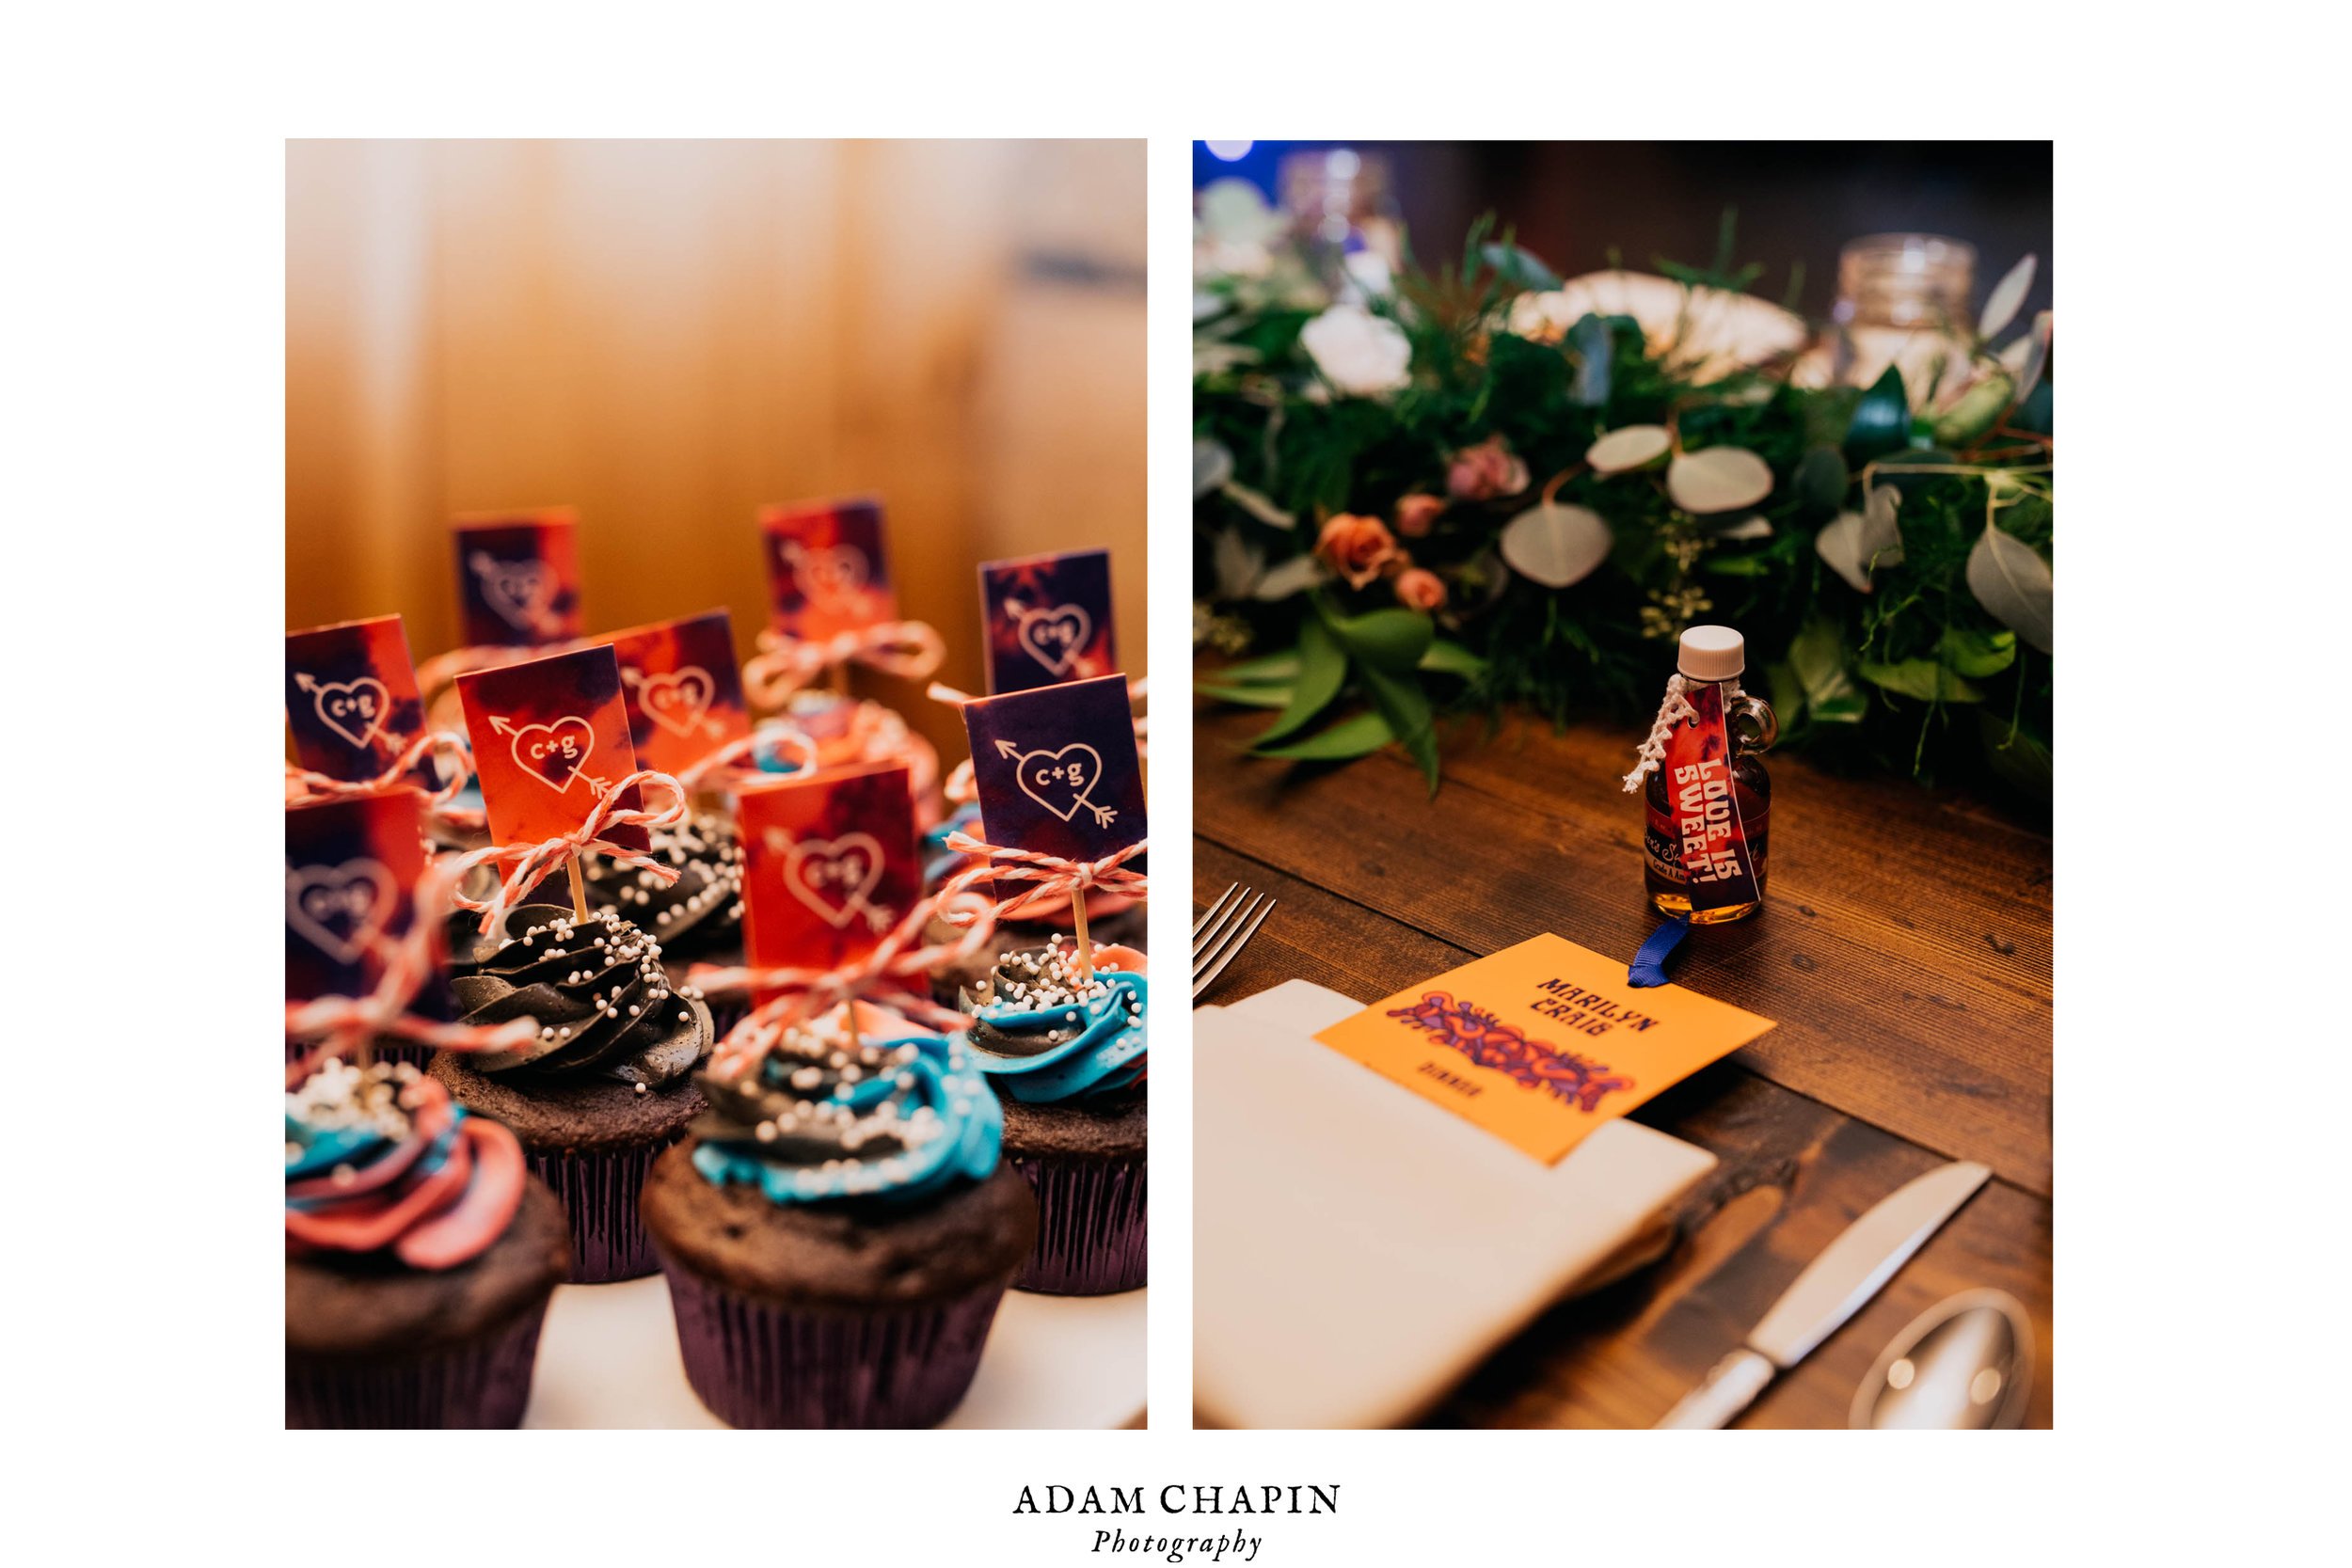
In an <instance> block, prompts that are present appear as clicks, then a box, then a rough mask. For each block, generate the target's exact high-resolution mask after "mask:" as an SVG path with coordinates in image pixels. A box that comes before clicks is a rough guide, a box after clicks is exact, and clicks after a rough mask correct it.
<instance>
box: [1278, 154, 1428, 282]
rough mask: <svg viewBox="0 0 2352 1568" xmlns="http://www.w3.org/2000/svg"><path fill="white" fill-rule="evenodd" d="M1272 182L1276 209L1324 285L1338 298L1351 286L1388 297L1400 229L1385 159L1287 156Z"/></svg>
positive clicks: (1399, 252)
mask: <svg viewBox="0 0 2352 1568" xmlns="http://www.w3.org/2000/svg"><path fill="white" fill-rule="evenodd" d="M1276 184H1277V185H1278V186H1279V188H1280V191H1281V199H1282V211H1283V212H1284V213H1286V214H1289V216H1290V220H1291V224H1292V227H1293V229H1294V230H1295V232H1296V233H1297V235H1298V239H1299V244H1300V245H1301V246H1303V247H1304V248H1305V250H1306V252H1307V254H1308V256H1309V258H1310V259H1311V261H1312V263H1313V265H1314V268H1315V271H1316V274H1317V275H1318V276H1319V277H1322V279H1323V281H1324V283H1325V284H1326V286H1327V287H1328V288H1330V289H1331V290H1332V292H1333V293H1335V294H1337V295H1339V296H1341V297H1346V296H1347V294H1348V292H1349V288H1350V285H1351V284H1353V285H1355V286H1356V287H1359V288H1361V289H1364V290H1366V291H1368V292H1370V293H1387V292H1388V284H1389V280H1390V279H1391V277H1393V276H1394V275H1395V272H1396V269H1397V268H1398V267H1399V266H1401V265H1403V264H1404V252H1405V245H1404V238H1405V230H1404V223H1403V219H1402V217H1401V215H1400V213H1399V210H1398V208H1397V204H1396V198H1395V196H1394V194H1393V190H1392V187H1391V183H1390V173H1389V161H1388V160H1387V159H1386V158H1384V157H1382V156H1381V155H1380V154H1379V153H1377V152H1357V151H1355V150H1352V149H1349V148H1344V147H1333V148H1325V149H1320V150H1310V151H1301V152H1293V153H1290V154H1289V155H1288V156H1286V157H1284V158H1283V160H1282V163H1281V166H1280V170H1279V174H1278V175H1277V177H1276Z"/></svg>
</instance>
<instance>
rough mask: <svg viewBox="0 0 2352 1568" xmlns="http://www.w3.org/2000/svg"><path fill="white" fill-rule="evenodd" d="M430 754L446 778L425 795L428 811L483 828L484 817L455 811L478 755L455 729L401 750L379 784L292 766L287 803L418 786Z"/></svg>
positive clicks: (289, 767) (426, 735)
mask: <svg viewBox="0 0 2352 1568" xmlns="http://www.w3.org/2000/svg"><path fill="white" fill-rule="evenodd" d="M427 755H431V756H433V757H435V758H437V763H436V766H435V769H434V770H435V771H436V772H437V773H438V774H439V775H440V779H441V784H440V787H439V788H437V789H433V790H428V791H427V792H426V793H425V798H424V803H425V809H426V810H428V811H430V812H431V813H432V814H433V815H434V816H436V817H437V818H439V819H440V820H441V821H443V822H445V823H447V824H449V825H450V826H452V827H455V828H478V827H480V826H481V825H482V821H481V815H482V814H481V813H479V812H474V811H469V810H467V809H465V808H464V807H461V806H453V805H451V804H450V801H451V800H452V799H453V798H454V797H455V795H456V794H457V792H458V791H459V790H461V789H463V788H465V787H466V781H467V780H468V779H470V778H472V777H473V750H472V748H471V747H469V746H468V745H467V744H466V737H465V736H462V735H458V734H457V733H455V732H454V731H452V730H428V731H426V732H425V733H424V734H422V735H420V736H417V737H416V738H415V739H414V740H411V741H410V742H408V744H407V745H405V746H404V747H402V748H401V749H400V755H398V756H396V757H394V758H393V759H392V761H391V766H389V767H388V768H385V769H384V771H383V772H381V773H378V774H377V775H376V776H375V777H374V778H373V779H358V780H351V779H337V778H331V777H329V776H328V775H326V774H325V773H313V772H311V771H310V769H309V768H297V767H295V766H294V764H293V763H291V762H290V763H288V764H286V804H288V805H290V806H299V805H307V804H309V803H310V802H311V801H314V800H343V799H345V798H346V797H349V796H353V795H373V794H374V793H375V792H376V791H377V790H379V789H389V788H391V787H393V786H394V785H395V784H412V783H414V782H415V781H414V780H412V779H411V778H410V777H409V775H410V774H411V773H413V772H415V770H416V768H417V765H418V764H419V763H421V762H422V761H423V760H424V759H425V757H426V756H427Z"/></svg>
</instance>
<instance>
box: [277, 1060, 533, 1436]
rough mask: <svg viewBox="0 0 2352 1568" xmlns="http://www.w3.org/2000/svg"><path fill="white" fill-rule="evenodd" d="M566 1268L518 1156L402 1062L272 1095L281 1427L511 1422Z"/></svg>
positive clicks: (299, 1080) (294, 1080)
mask: <svg viewBox="0 0 2352 1568" xmlns="http://www.w3.org/2000/svg"><path fill="white" fill-rule="evenodd" d="M570 1266H571V1242H570V1236H569V1231H568V1229H567V1227H566V1226H565V1224H564V1212H563V1210H562V1208H561V1207H560V1206H559V1205H558V1204H557V1202H556V1199H555V1195H554V1194H553V1193H551V1192H549V1191H548V1188H547V1187H546V1186H545V1185H544V1184H543V1183H541V1182H540V1181H538V1180H536V1179H534V1178H533V1177H532V1176H531V1175H530V1174H529V1173H528V1172H527V1171H526V1170H525V1168H524V1164H523V1153H522V1148H521V1147H520V1146H519V1145H518V1144H517V1143H516V1140H515V1136H514V1134H513V1133H511V1132H507V1130H506V1129H505V1128H503V1127H501V1126H500V1125H499V1124H498V1123H496V1122H494V1121H489V1120H486V1119H485V1118H483V1117H475V1116H469V1115H468V1114H467V1113H466V1111H465V1109H464V1108H463V1107H461V1106H458V1105H456V1104H454V1103H453V1102H452V1101H451V1100H450V1097H449V1092H448V1090H447V1089H445V1088H444V1087H443V1086H442V1085H440V1084H438V1083H437V1082H435V1081H434V1080H433V1079H431V1078H428V1077H426V1076H424V1075H423V1074H422V1073H421V1072H419V1071H418V1070H417V1069H415V1068H414V1067H411V1066H409V1065H407V1064H405V1063H390V1062H379V1063H375V1064H373V1065H370V1066H360V1065H357V1064H354V1063H351V1062H347V1061H344V1060H342V1059H341V1058H339V1057H335V1056H326V1057H325V1058H323V1059H321V1060H319V1061H318V1062H316V1064H315V1065H314V1066H310V1067H304V1068H295V1069H290V1071H289V1074H288V1087H287V1090H286V1425H287V1426H288V1427H290V1428H298V1427H513V1426H518V1425H520V1424H521V1422H522V1417H523V1407H524V1406H525V1404H527V1403H528V1402H529V1401H530V1397H531V1371H532V1362H533V1360H534V1359H535V1358H536V1356H537V1354H538V1346H539V1325H540V1323H541V1321H542V1320H543V1319H544V1318H545V1316H546V1314H547V1307H548V1298H549V1296H550V1295H552V1294H553V1292H554V1290H555V1287H556V1285H557V1284H558V1283H559V1282H560V1281H561V1280H562V1279H563V1278H564V1275H565V1273H566V1271H567V1270H568V1269H569V1268H570Z"/></svg>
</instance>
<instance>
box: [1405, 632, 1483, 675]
mask: <svg viewBox="0 0 2352 1568" xmlns="http://www.w3.org/2000/svg"><path fill="white" fill-rule="evenodd" d="M1415 668H1417V669H1422V670H1431V671H1435V672H1436V673H1438V674H1441V675H1459V676H1461V677H1462V678H1463V679H1464V680H1476V679H1477V678H1478V677H1479V676H1481V675H1483V674H1485V673H1486V660H1485V659H1483V658H1481V657H1478V656H1477V655H1476V654H1474V653H1472V652H1470V650H1469V649H1468V648H1465V647H1463V646H1462V645H1461V644H1460V643H1459V642H1449V641H1446V640H1445V639H1444V638H1442V637H1439V638H1435V639H1433V640H1432V641H1430V644H1429V651H1428V652H1427V653H1425V654H1423V655H1422V656H1421V663H1420V664H1419V665H1417V666H1415Z"/></svg>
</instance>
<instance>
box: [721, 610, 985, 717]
mask: <svg viewBox="0 0 2352 1568" xmlns="http://www.w3.org/2000/svg"><path fill="white" fill-rule="evenodd" d="M946 656H947V646H946V643H945V642H943V641H940V636H939V633H938V632H937V631H935V630H933V629H932V628H931V626H930V625H929V624H928V623H926V622H922V621H879V622H876V623H875V624H874V625H873V626H859V627H856V628H854V629H852V630H850V631H845V632H842V633H840V634H839V635H838V636H834V637H829V638H825V639H823V640H821V641H802V640H800V639H798V638H791V637H784V636H781V635H779V634H778V633H776V632H774V631H772V630H770V631H763V632H761V633H760V634H759V652H757V653H755V654H754V655H753V656H752V657H750V658H749V659H747V660H745V661H744V664H743V691H744V694H745V695H746V696H748V697H749V698H750V699H751V701H752V705H753V706H755V707H757V708H762V709H771V708H778V707H782V706H783V705H785V703H786V702H787V701H788V700H790V698H791V696H792V693H794V692H795V691H798V690H800V689H803V687H806V686H809V685H811V684H813V683H814V682H815V681H816V679H817V677H818V676H819V675H821V674H823V673H825V672H826V671H828V670H830V669H833V668H834V666H835V665H841V664H863V665H865V666H866V668H867V669H869V670H879V671H881V672H882V673H883V674H885V675H899V676H903V677H904V678H906V679H908V680H918V681H919V680H921V679H923V678H924V677H925V676H926V675H929V674H930V673H931V672H932V671H934V670H937V669H938V668H939V661H940V660H941V659H943V658H945V657H946Z"/></svg>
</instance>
